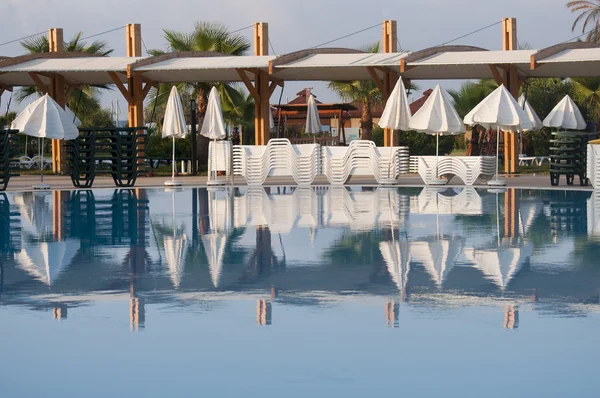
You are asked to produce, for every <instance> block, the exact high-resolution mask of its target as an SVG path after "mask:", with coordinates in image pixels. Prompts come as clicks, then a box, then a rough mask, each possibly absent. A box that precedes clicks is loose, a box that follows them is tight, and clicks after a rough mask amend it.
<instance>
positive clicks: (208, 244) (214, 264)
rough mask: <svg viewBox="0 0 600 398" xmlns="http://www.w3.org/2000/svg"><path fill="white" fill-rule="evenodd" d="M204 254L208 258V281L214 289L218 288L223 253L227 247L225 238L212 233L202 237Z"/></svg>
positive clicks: (220, 234) (217, 233) (219, 234)
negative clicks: (210, 281)
mask: <svg viewBox="0 0 600 398" xmlns="http://www.w3.org/2000/svg"><path fill="white" fill-rule="evenodd" d="M202 244H203V245H204V252H205V253H206V257H207V258H208V268H209V270H210V279H211V280H212V283H213V285H214V287H216V288H218V287H219V280H220V279H221V272H222V270H223V253H224V252H225V246H226V245H227V236H226V235H225V234H223V233H219V232H213V233H210V234H206V235H204V236H202Z"/></svg>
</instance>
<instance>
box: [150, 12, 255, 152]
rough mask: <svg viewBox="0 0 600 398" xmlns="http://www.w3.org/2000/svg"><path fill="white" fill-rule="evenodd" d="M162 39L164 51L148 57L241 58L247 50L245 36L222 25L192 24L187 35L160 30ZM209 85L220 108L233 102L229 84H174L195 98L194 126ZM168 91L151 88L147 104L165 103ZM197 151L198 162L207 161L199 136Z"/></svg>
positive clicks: (203, 107) (205, 146)
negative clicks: (211, 55)
mask: <svg viewBox="0 0 600 398" xmlns="http://www.w3.org/2000/svg"><path fill="white" fill-rule="evenodd" d="M164 38H165V40H166V41H167V47H168V49H167V51H162V50H150V51H149V53H150V54H151V55H161V54H164V53H166V52H180V51H212V52H220V53H223V54H229V55H244V54H245V53H246V52H247V51H248V49H249V48H250V42H249V41H248V39H247V38H246V37H244V36H242V35H240V34H236V33H231V32H230V31H229V29H228V28H227V27H226V26H224V25H221V24H216V23H211V22H198V23H196V26H195V28H194V31H193V32H191V33H186V32H179V31H174V30H164ZM213 86H216V87H217V88H218V90H219V94H220V97H221V102H222V106H223V108H227V104H228V103H229V104H231V103H233V99H232V96H234V97H235V96H236V93H237V91H236V89H235V88H234V86H232V85H231V84H227V83H216V82H193V83H181V84H178V85H177V88H178V90H179V91H180V93H182V92H186V93H188V94H190V95H193V96H194V97H195V98H197V107H198V116H199V117H198V119H199V120H198V123H202V118H203V116H204V114H205V113H206V107H207V105H208V94H209V93H210V89H211V88H212V87H213ZM170 89H171V85H161V86H160V88H159V90H158V92H156V91H154V89H152V90H151V92H150V95H149V98H150V102H151V103H152V104H153V102H154V101H157V102H158V104H164V103H166V101H167V99H168V97H169V93H170ZM197 151H198V157H199V159H200V160H201V161H203V162H204V163H206V161H207V159H208V139H206V138H204V137H202V136H200V137H199V138H198V147H197Z"/></svg>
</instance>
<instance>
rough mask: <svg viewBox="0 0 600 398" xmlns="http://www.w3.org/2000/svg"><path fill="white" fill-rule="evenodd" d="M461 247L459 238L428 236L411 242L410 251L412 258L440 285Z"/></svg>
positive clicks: (452, 265)
mask: <svg viewBox="0 0 600 398" xmlns="http://www.w3.org/2000/svg"><path fill="white" fill-rule="evenodd" d="M462 247H463V242H462V240H461V239H459V238H455V237H449V238H446V237H441V238H439V239H438V238H430V239H428V240H426V241H418V242H411V244H410V253H411V256H412V258H413V260H414V261H418V262H420V263H421V264H423V266H425V269H426V270H427V272H428V273H429V275H431V277H432V278H433V281H434V282H435V283H436V284H437V285H438V286H440V287H441V286H442V285H443V284H444V281H445V280H446V278H447V277H448V274H449V273H450V270H451V269H452V267H454V263H455V262H456V260H457V258H458V256H459V255H460V253H461V251H462Z"/></svg>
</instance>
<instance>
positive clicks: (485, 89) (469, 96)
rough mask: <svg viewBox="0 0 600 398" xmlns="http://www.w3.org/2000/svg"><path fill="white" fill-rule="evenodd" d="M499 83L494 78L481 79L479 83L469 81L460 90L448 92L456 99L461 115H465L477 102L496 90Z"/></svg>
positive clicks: (456, 106) (455, 103)
mask: <svg viewBox="0 0 600 398" xmlns="http://www.w3.org/2000/svg"><path fill="white" fill-rule="evenodd" d="M497 87H498V85H497V84H496V82H495V81H493V80H487V79H486V80H480V81H478V82H477V83H473V82H471V81H467V82H465V83H463V84H462V85H461V86H460V89H459V90H458V91H456V90H450V91H448V93H449V94H450V95H451V96H452V99H453V100H454V107H455V108H456V111H457V112H458V114H459V115H460V117H463V118H464V117H465V115H466V114H467V113H469V112H470V111H471V109H473V108H474V107H475V106H476V105H477V104H479V103H480V102H481V101H482V100H483V99H484V98H485V97H487V96H488V95H489V94H490V93H491V92H492V91H494V90H495V89H496V88H497Z"/></svg>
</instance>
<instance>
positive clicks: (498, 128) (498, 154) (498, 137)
mask: <svg viewBox="0 0 600 398" xmlns="http://www.w3.org/2000/svg"><path fill="white" fill-rule="evenodd" d="M499 158H500V125H499V124H498V125H497V128H496V180H498V167H499V162H498V159H499ZM505 161H506V159H505Z"/></svg>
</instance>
